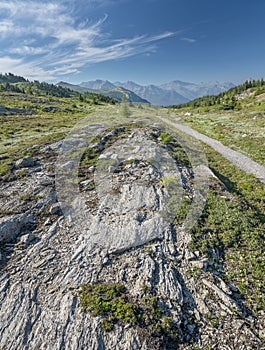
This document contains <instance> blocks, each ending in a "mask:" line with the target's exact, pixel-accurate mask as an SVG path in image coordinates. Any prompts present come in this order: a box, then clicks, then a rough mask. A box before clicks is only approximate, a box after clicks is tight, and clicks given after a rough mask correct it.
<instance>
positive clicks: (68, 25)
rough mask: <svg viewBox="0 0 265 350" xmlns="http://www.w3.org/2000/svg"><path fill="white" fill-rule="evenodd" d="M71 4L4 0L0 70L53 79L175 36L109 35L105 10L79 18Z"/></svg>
mask: <svg viewBox="0 0 265 350" xmlns="http://www.w3.org/2000/svg"><path fill="white" fill-rule="evenodd" d="M106 1H107V2H108V1H110V0H98V1H96V0H90V2H92V3H93V2H97V3H98V4H103V3H104V2H106ZM67 3H68V5H67ZM71 9H72V6H71V4H70V2H50V3H47V2H45V3H44V2H39V1H26V0H11V1H7V0H0V47H1V49H0V70H1V71H12V72H14V73H17V74H21V75H25V76H27V77H28V78H32V79H40V80H41V79H49V80H53V79H57V77H58V76H60V75H66V74H69V73H76V72H78V71H79V70H80V69H82V68H83V67H85V66H87V65H89V64H93V63H98V62H103V61H108V60H117V59H121V58H125V57H129V56H133V55H137V54H140V53H148V52H153V51H154V50H155V47H156V43H157V42H158V41H159V40H163V39H166V38H169V37H171V36H172V35H174V33H173V32H165V33H161V34H158V35H140V36H136V37H133V38H120V39H115V40H114V39H110V37H109V35H108V33H105V32H104V31H103V29H104V24H105V22H106V21H107V20H108V19H107V16H106V15H105V16H103V17H102V18H101V19H98V20H97V21H95V22H93V23H91V22H80V19H79V18H76V17H75V16H74V12H73V11H72V10H71ZM1 19H2V20H1ZM1 57H2V58H1Z"/></svg>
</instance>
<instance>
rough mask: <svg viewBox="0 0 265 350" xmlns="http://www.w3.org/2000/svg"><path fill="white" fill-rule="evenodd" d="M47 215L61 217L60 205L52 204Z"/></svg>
mask: <svg viewBox="0 0 265 350" xmlns="http://www.w3.org/2000/svg"><path fill="white" fill-rule="evenodd" d="M49 213H50V214H51V215H61V214H62V209H61V204H60V203H54V204H52V205H51V207H50V210H49Z"/></svg>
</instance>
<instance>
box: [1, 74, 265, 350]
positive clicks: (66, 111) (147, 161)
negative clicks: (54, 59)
mask: <svg viewBox="0 0 265 350" xmlns="http://www.w3.org/2000/svg"><path fill="white" fill-rule="evenodd" d="M12 79H14V78H13V77H12ZM20 83H22V84H24V83H25V84H26V83H27V82H25V81H19V82H13V83H9V84H20ZM37 86H39V85H38V84H35V87H37ZM45 86H46V88H47V90H48V92H49V86H50V85H49V84H47V85H45ZM53 89H54V88H53V86H52V85H51V93H50V94H49V93H48V94H47V95H45V94H44V92H43V90H41V89H39V90H27V89H26V90H25V91H24V92H14V91H0V106H1V107H0V122H1V129H0V193H1V195H0V204H1V208H0V270H1V277H0V278H1V288H0V301H1V303H0V319H1V322H0V339H1V343H0V344H1V345H0V348H3V349H6V350H21V349H22V350H26V349H27V350H35V349H38V348H39V349H47V350H66V349H67V350H68V349H69V350H70V349H71V350H80V349H102V350H109V349H115V350H116V349H117V350H124V349H128V350H136V349H137V350H138V349H139V350H190V349H192V350H205V349H218V350H226V349H246V350H253V349H254V350H260V349H263V348H264V345H265V343H264V331H265V330H264V282H265V280H264V259H263V257H264V253H265V252H264V224H265V220H264V217H265V208H264V198H265V185H264V184H263V183H262V182H260V181H259V180H258V179H257V178H255V177H254V176H252V175H249V174H246V173H245V172H244V171H242V170H240V169H239V168H238V167H236V166H234V165H233V164H232V163H231V162H229V161H228V160H227V159H225V158H224V157H223V156H221V155H220V154H219V153H217V152H216V151H214V150H213V148H211V147H209V146H206V145H204V144H201V143H200V142H198V141H196V138H194V137H190V136H188V135H187V134H185V132H183V131H179V129H178V128H176V127H174V126H173V125H168V121H169V120H170V121H174V123H180V124H184V125H186V124H188V125H190V126H192V128H194V129H197V130H200V132H201V133H204V134H205V135H208V136H209V137H212V138H214V139H217V140H220V139H221V141H222V142H223V143H224V144H227V146H228V147H227V148H226V151H227V153H229V150H230V148H231V149H232V148H237V150H240V151H244V152H245V154H247V155H248V156H251V157H253V158H254V154H255V157H256V158H255V160H256V161H258V162H259V163H262V161H265V159H264V154H265V152H264V135H265V130H264V128H265V123H264V117H265V113H264V112H265V110H264V109H262V108H263V97H262V96H263V94H257V95H256V91H261V90H262V88H261V87H255V88H253V86H252V87H251V88H250V87H247V86H246V89H245V90H244V91H240V88H238V92H237V96H238V98H240V101H244V102H242V104H241V108H242V109H241V110H223V109H222V110H220V109H218V105H217V108H216V109H215V110H213V111H211V110H208V112H206V111H205V110H204V108H206V107H196V108H193V107H191V106H186V107H180V108H158V107H152V106H150V105H148V104H139V105H137V104H135V105H134V104H126V103H125V102H124V101H123V103H116V104H115V105H113V103H114V101H113V100H108V99H109V98H106V97H105V96H101V97H100V96H99V95H94V94H93V95H91V96H92V97H91V98H90V97H89V96H90V92H87V91H85V92H75V93H74V92H72V91H70V90H66V92H69V93H70V97H58V96H53V95H52V91H54V90H53ZM61 89H63V88H62V87H61ZM251 89H252V90H251ZM253 89H254V90H253ZM259 89H260V90H259ZM56 91H57V90H56ZM63 91H64V90H63ZM38 93H39V94H38ZM96 98H97V100H96ZM100 98H102V99H101V100H100ZM104 99H107V100H104ZM260 102H261V105H259V103H260ZM207 108H209V107H208V106H207ZM161 117H162V118H161ZM254 117H255V118H254ZM163 118H164V119H165V120H166V121H163ZM218 135H219V136H218ZM243 135H245V136H243ZM213 141H214V140H213ZM214 142H215V141H214ZM217 144H219V143H218V142H217ZM264 165H265V162H264Z"/></svg>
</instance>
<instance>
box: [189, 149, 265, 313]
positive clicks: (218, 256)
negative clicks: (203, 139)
mask: <svg viewBox="0 0 265 350" xmlns="http://www.w3.org/2000/svg"><path fill="white" fill-rule="evenodd" d="M206 152H207V156H208V160H209V164H210V167H211V169H212V170H213V171H214V173H215V174H216V175H217V176H218V177H219V179H220V180H221V181H222V182H223V183H224V185H225V186H226V190H224V188H223V187H222V186H221V185H220V184H218V183H216V184H215V185H213V186H212V188H211V191H210V192H209V195H208V199H207V205H206V207H205V210H204V212H203V215H202V217H201V219H200V220H199V222H198V223H197V226H196V227H194V228H193V229H192V237H193V240H192V243H191V245H190V247H191V248H192V249H193V250H199V251H200V252H201V253H202V254H203V255H206V256H208V258H209V259H210V260H211V261H213V266H215V267H217V268H219V269H220V273H221V275H222V277H223V278H224V279H226V280H228V281H229V282H232V283H234V284H235V285H236V286H237V287H238V289H239V291H240V292H241V293H242V294H243V295H244V296H245V298H246V301H247V304H248V306H249V307H250V308H251V309H252V310H255V311H259V310H262V309H263V308H264V307H265V297H264V292H263V288H264V284H265V277H264V268H265V263H264V258H263V257H264V254H265V249H264V236H265V231H264V225H265V205H264V198H265V186H264V184H261V183H260V182H259V181H258V180H256V179H255V178H254V177H252V176H250V175H246V174H245V173H243V172H242V171H241V170H239V169H237V168H235V167H234V166H232V165H231V164H230V163H229V162H228V161H226V160H225V159H223V158H222V157H221V156H219V155H218V154H216V152H214V151H213V150H211V149H210V148H208V147H206ZM239 262H240V263H239Z"/></svg>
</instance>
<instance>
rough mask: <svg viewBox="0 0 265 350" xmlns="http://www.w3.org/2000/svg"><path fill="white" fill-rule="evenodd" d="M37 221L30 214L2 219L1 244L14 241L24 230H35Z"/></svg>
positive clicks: (0, 224) (0, 221) (0, 223)
mask: <svg viewBox="0 0 265 350" xmlns="http://www.w3.org/2000/svg"><path fill="white" fill-rule="evenodd" d="M35 225H36V219H35V217H34V216H33V215H30V214H19V215H13V216H11V217H8V218H5V217H4V218H0V242H9V241H12V240H14V239H15V238H16V237H17V236H18V235H19V234H20V233H21V232H22V231H23V230H26V229H33V227H34V226H35Z"/></svg>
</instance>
